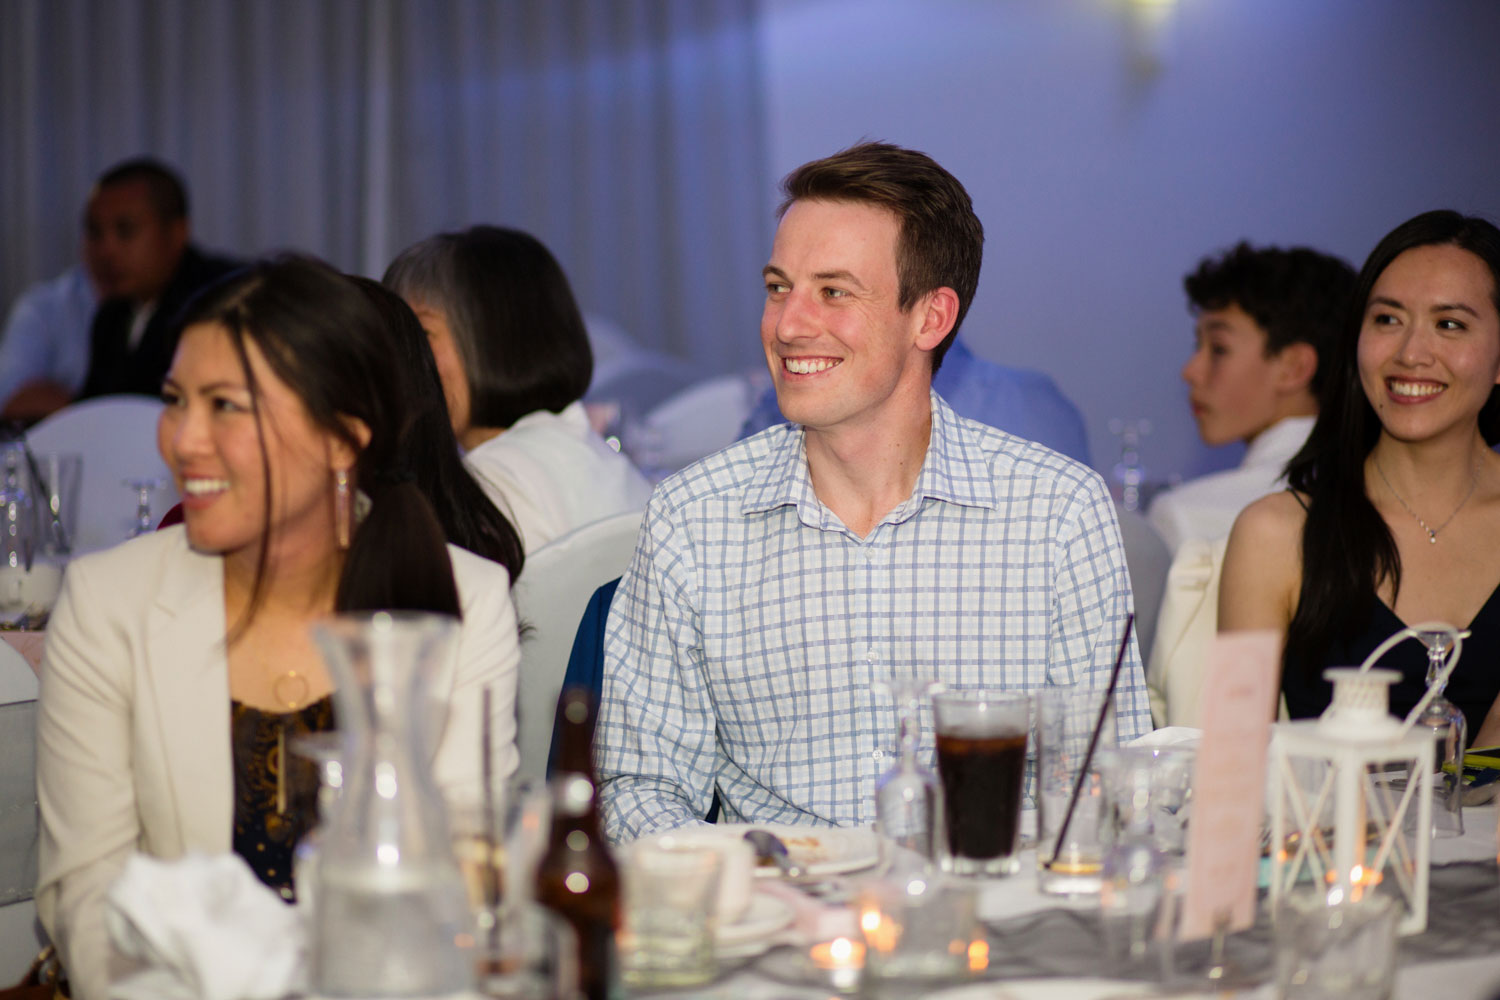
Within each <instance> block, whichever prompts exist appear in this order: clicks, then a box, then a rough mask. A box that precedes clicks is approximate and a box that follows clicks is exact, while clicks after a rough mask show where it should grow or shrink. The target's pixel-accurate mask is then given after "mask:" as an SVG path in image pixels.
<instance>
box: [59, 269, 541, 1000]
mask: <svg viewBox="0 0 1500 1000" xmlns="http://www.w3.org/2000/svg"><path fill="white" fill-rule="evenodd" d="M379 294H381V295H383V294H386V293H379ZM373 297H374V296H373V295H372V293H371V292H370V290H369V289H368V288H361V286H359V285H356V284H355V283H353V282H352V281H350V280H349V279H346V278H344V277H343V276H341V275H338V274H337V273H336V272H334V271H332V270H331V269H329V268H327V267H326V266H324V265H321V264H317V263H316V262H312V261H308V260H302V259H282V260H277V261H271V262H267V263H264V264H261V265H257V266H256V267H255V268H253V269H252V270H250V271H248V272H244V273H242V274H240V275H237V276H233V277H231V278H229V279H226V281H225V282H224V283H221V284H220V285H218V286H215V287H214V288H213V289H211V290H210V291H209V292H207V293H205V297H204V299H201V300H198V301H197V302H196V303H195V304H194V306H192V307H190V308H189V312H188V319H187V321H186V322H185V323H184V332H183V337H182V341H181V343H180V345H179V348H178V353H177V356H176V359H175V360H174V363H173V369H172V372H171V373H169V375H168V378H167V386H168V388H167V390H166V391H165V392H164V398H165V400H166V402H167V407H166V409H165V410H164V413H163V417H162V422H161V428H160V430H159V435H158V436H159V444H160V446H161V449H162V452H163V457H164V458H165V459H166V461H167V464H168V466H169V468H171V469H172V471H173V474H174V477H175V478H176V479H177V481H178V486H179V489H180V491H181V492H182V494H183V496H184V516H185V521H186V523H185V525H184V526H181V527H174V528H169V529H166V530H163V531H159V532H156V533H155V534H153V535H148V536H144V537H141V538H137V539H134V540H132V541H130V542H127V543H125V544H124V545H121V546H118V547H116V548H114V549H111V550H109V551H106V552H101V553H97V554H94V555H90V556H85V557H83V558H80V559H78V560H77V561H75V562H74V563H73V564H72V565H71V566H70V567H69V569H68V573H67V577H66V580H65V582H64V586H63V593H62V596H61V598H60V600H59V602H58V605H57V608H56V610H55V612H54V615H53V619H52V623H51V625H50V627H49V629H48V638H47V647H46V652H45V655H44V658H43V664H42V683H41V699H40V711H39V716H38V723H37V746H38V750H37V784H38V797H39V800H40V803H41V820H42V830H41V851H40V854H41V857H40V879H39V883H38V887H37V908H38V912H39V914H40V916H41V919H42V922H43V925H44V926H45V927H46V929H47V931H48V933H49V934H51V936H52V939H53V941H54V942H55V943H56V944H57V945H58V947H59V949H60V951H61V953H62V956H63V961H64V966H65V968H66V969H67V972H68V974H69V977H70V980H71V983H72V987H73V996H74V997H78V998H81V1000H103V998H105V997H106V996H107V995H108V986H109V981H110V975H111V969H110V964H111V948H110V943H109V938H108V934H107V929H106V927H105V924H104V905H103V899H104V896H105V894H106V893H107V891H108V889H109V887H110V885H111V883H112V882H113V881H114V879H115V878H116V876H117V875H118V874H119V872H120V870H121V869H122V868H123V866H124V864H125V861H126V859H127V858H128V856H129V855H130V854H131V852H133V851H143V852H145V853H148V854H151V855H154V856H157V857H163V858H172V857H176V856H179V855H181V854H184V853H186V852H191V851H200V852H210V853H224V852H227V851H229V850H231V849H232V845H233V830H232V828H233V825H234V823H235V788H236V781H237V768H240V767H243V766H244V764H243V762H240V761H237V760H236V755H235V751H234V749H233V747H232V745H231V701H232V700H233V701H236V702H240V703H242V704H248V703H254V702H256V701H257V700H259V701H266V700H267V699H266V698H264V697H261V698H257V695H258V694H259V693H260V692H263V691H265V690H270V688H269V687H268V686H267V684H272V685H274V683H278V682H279V680H276V679H284V678H285V677H286V676H287V675H288V672H289V671H288V666H289V665H290V666H291V667H293V668H295V671H296V674H297V678H298V683H299V684H303V685H306V688H307V690H306V695H307V698H308V700H310V701H314V700H317V699H319V698H320V697H322V696H323V695H325V694H326V693H327V691H328V690H329V688H330V687H331V682H329V680H328V678H327V676H326V673H324V672H323V671H322V668H321V664H319V663H316V662H311V661H312V660H315V659H316V657H315V655H314V654H313V653H312V651H311V648H310V646H308V645H307V644H306V640H305V632H306V625H307V624H308V623H310V622H312V621H315V620H316V619H317V618H319V617H322V616H323V615H324V614H326V613H328V612H329V611H338V610H357V609H373V608H377V607H390V608H413V609H420V610H432V611H448V612H449V613H454V614H457V615H460V616H461V618H462V625H461V627H460V630H459V633H458V637H457V640H456V642H455V644H454V645H455V648H454V649H453V650H452V651H451V654H450V656H449V659H448V660H447V661H446V663H445V664H444V666H443V668H442V670H441V671H440V672H439V675H438V676H437V678H436V680H435V682H434V685H433V694H434V696H435V698H438V699H441V700H442V701H443V702H444V703H445V705H446V713H445V715H446V718H445V721H444V723H443V725H442V726H441V728H440V730H439V735H438V740H437V752H436V760H435V770H436V773H437V777H438V783H439V785H440V787H442V788H443V790H444V792H445V793H446V794H447V795H448V796H449V798H450V801H452V800H454V799H457V800H477V798H478V796H479V794H480V771H481V762H480V760H479V752H478V751H479V747H480V728H481V725H482V720H481V718H480V711H481V709H480V705H481V696H480V692H481V690H482V689H483V688H484V687H486V686H488V687H489V688H490V689H491V691H492V712H493V719H492V722H493V737H494V742H493V745H494V751H493V752H494V760H493V763H494V768H495V773H496V774H497V775H499V776H502V777H503V776H506V775H508V774H510V773H511V772H513V771H514V770H515V768H516V764H517V757H516V751H515V745H514V740H515V708H514V698H515V688H516V674H517V667H518V664H519V649H518V643H517V626H516V618H515V611H514V608H513V606H512V604H511V600H510V592H509V591H510V579H511V574H510V573H509V572H508V570H507V567H506V566H504V565H501V564H500V563H498V562H492V561H490V560H488V559H484V558H480V557H479V556H477V555H474V554H472V553H471V552H468V551H465V550H464V549H460V548H457V547H455V546H453V545H447V546H444V544H443V537H444V526H445V525H449V526H451V525H452V524H454V523H459V522H461V521H462V518H458V519H457V521H456V520H455V518H454V517H453V516H450V515H451V514H452V512H451V511H444V510H441V509H439V510H437V511H434V510H433V507H439V508H441V507H442V506H443V505H444V504H445V503H448V502H451V500H452V496H451V495H448V494H444V492H443V491H441V490H439V491H436V492H437V494H438V495H437V496H436V498H435V499H436V503H431V502H429V499H428V494H429V492H430V491H431V484H432V482H433V481H434V476H433V475H432V474H430V470H426V469H424V468H423V462H424V460H425V459H424V457H423V456H424V455H427V456H428V457H430V453H432V452H433V451H434V442H433V441H431V440H426V441H423V440H422V439H421V438H422V436H423V435H422V434H421V433H420V428H421V427H423V426H426V427H429V428H430V427H432V426H433V422H432V421H424V420H422V419H413V418H412V414H411V412H410V408H415V407H417V406H420V405H421V402H422V399H423V398H424V396H425V397H426V398H437V399H439V400H440V399H441V397H440V396H439V395H437V393H438V389H437V382H436V374H435V371H434V370H433V369H432V362H431V360H430V356H429V358H428V360H427V363H426V365H425V367H421V366H418V367H414V368H412V367H407V366H403V363H402V362H403V357H402V356H403V354H405V353H407V352H406V347H407V346H409V344H408V345H405V346H398V344H397V342H396V341H398V340H399V338H402V337H406V338H408V340H409V336H410V335H411V331H412V330H415V331H416V334H415V335H416V336H418V337H420V329H419V328H417V327H416V326H415V319H414V318H411V319H410V324H411V325H410V328H409V329H407V330H405V331H404V332H393V331H392V330H391V328H390V323H389V322H388V317H382V315H381V312H382V311H383V309H384V308H385V307H386V306H388V305H389V303H388V302H378V301H377V302H375V303H374V305H375V307H374V308H372V298H373ZM308 302H316V303H317V309H316V310H315V313H316V314H315V315H313V316H312V317H311V318H309V315H308V311H307V309H306V308H305V307H306V304H307V303H308ZM408 316H409V314H408ZM234 324H239V334H238V335H239V337H240V339H239V341H238V343H239V344H240V351H239V352H238V353H237V354H235V353H231V354H225V353H224V352H225V349H226V347H228V346H232V345H233V344H234V342H235V341H234V337H235V334H234V333H233V332H231V328H232V326H233V325H234ZM262 344H264V345H265V346H264V347H263V346H261V345H262ZM278 350H285V351H286V354H285V356H283V357H281V358H280V365H279V366H278V365H277V364H275V363H272V362H271V361H270V359H271V358H272V357H273V356H274V355H275V354H276V352H277V351H278ZM236 357H237V358H238V362H234V361H233V359H234V358H236ZM309 357H311V358H314V359H315V360H312V361H304V360H303V359H305V358H309ZM226 359H229V360H226ZM319 364H322V365H324V366H325V369H326V368H327V367H332V368H335V369H338V371H335V372H332V373H330V372H328V371H326V370H319V368H318V365H319ZM215 365H217V367H215ZM411 371H415V372H416V373H417V374H416V375H415V376H414V375H412V374H410V372H411ZM237 372H243V373H244V378H243V380H242V381H239V382H237V381H236V373H237ZM403 372H405V373H403ZM345 374H347V377H343V376H344V375H345ZM422 376H430V384H428V385H426V386H425V388H417V389H414V388H413V386H412V384H411V383H412V380H413V379H415V378H418V377H422ZM319 378H321V379H323V380H325V381H331V382H333V383H336V384H334V385H331V386H328V385H322V384H318V383H317V380H318V379H319ZM340 378H342V382H340ZM226 387H227V388H226ZM428 390H430V391H428ZM298 401H300V402H298ZM439 406H440V404H439ZM319 412H323V413H325V414H326V413H329V412H331V413H333V414H334V416H333V417H331V418H329V417H325V418H324V420H325V421H326V422H327V423H332V422H335V421H337V422H338V426H339V427H345V428H353V430H352V431H350V433H349V434H348V438H347V439H344V438H341V437H339V436H338V433H339V432H338V431H337V430H336V429H332V428H328V427H326V426H325V424H322V423H320V421H319V418H318V416H317V414H318V413H319ZM438 426H439V427H440V428H441V430H442V433H443V434H444V435H445V436H446V437H445V440H444V441H441V442H437V443H436V445H437V446H436V448H435V451H436V452H437V453H438V454H447V455H449V456H451V459H452V461H453V462H454V463H456V462H457V453H456V449H455V448H454V446H453V441H452V437H451V431H449V430H447V427H446V422H443V423H441V424H439V425H438ZM413 428H417V429H418V431H419V433H417V434H416V435H415V437H414V436H413V434H412V433H411V432H412V430H413ZM429 436H430V435H429ZM257 442H258V444H257ZM264 472H268V473H269V475H268V476H266V475H263V473H264ZM437 478H438V479H441V477H440V476H439V477H437ZM351 487H352V488H351ZM356 490H357V491H358V492H357V494H356V493H355V491H356ZM456 492H457V493H460V494H463V495H464V496H465V497H466V498H467V499H469V500H472V499H473V497H474V496H475V495H476V494H477V495H478V496H480V497H481V498H482V494H481V493H479V490H478V487H477V485H475V484H473V483H472V482H469V483H468V492H467V493H465V491H464V490H462V489H460V490H458V491H456ZM356 495H357V496H359V497H360V498H361V499H360V503H359V505H358V506H359V507H360V508H365V507H367V508H368V512H367V513H364V512H362V511H359V510H356V507H355V504H354V502H353V500H354V497H355V496H356ZM257 498H259V499H257ZM479 502H480V503H481V504H482V503H483V501H482V499H481V500H480V501H479ZM501 524H502V531H501V534H504V533H505V532H509V540H510V542H511V551H512V552H519V545H518V542H517V540H516V538H515V535H514V532H513V531H510V529H509V528H508V526H504V525H503V522H501ZM448 534H450V535H451V534H453V532H452V531H451V530H449V532H448ZM289 540H290V541H293V542H295V545H292V546H290V547H289V546H288V545H287V542H288V541H289ZM476 547H483V546H476ZM497 554H499V555H502V556H503V555H504V554H505V553H504V552H503V551H500V552H497ZM516 564H517V565H519V559H517V560H516ZM252 569H253V573H252V572H251V570H252ZM293 570H297V572H296V573H294V572H293ZM299 574H300V575H299ZM308 581H312V582H311V585H307V584H308ZM294 584H295V585H297V586H293V585H294ZM288 587H292V589H291V591H290V593H291V595H292V597H294V598H299V599H300V598H302V597H304V595H310V596H308V597H307V600H306V603H304V604H303V605H301V606H300V608H299V607H298V605H297V601H296V600H291V601H289V600H286V599H285V598H286V597H287V588H288ZM236 595H237V596H236ZM247 595H248V596H247ZM445 595H446V596H445ZM289 607H290V608H291V612H290V613H289V612H288V608H289ZM268 625H275V626H276V629H275V630H274V631H273V633H271V634H268V633H267V626H268ZM247 650H248V651H249V652H251V653H255V654H257V655H253V656H247ZM283 653H284V654H285V655H284V656H283V655H281V654H283ZM257 683H259V684H260V687H257ZM273 710H274V709H273Z"/></svg>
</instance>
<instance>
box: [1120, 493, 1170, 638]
mask: <svg viewBox="0 0 1500 1000" xmlns="http://www.w3.org/2000/svg"><path fill="white" fill-rule="evenodd" d="M1115 514H1116V516H1118V517H1119V519H1120V541H1121V543H1122V544H1124V546H1125V565H1126V566H1127V567H1128V568H1129V570H1130V592H1131V594H1133V595H1134V596H1135V641H1136V646H1137V647H1138V648H1139V649H1140V651H1141V656H1142V657H1145V655H1146V654H1147V653H1148V652H1150V651H1151V644H1152V642H1154V641H1155V638H1156V617H1157V613H1158V612H1159V611H1160V610H1161V595H1162V591H1163V590H1165V589H1166V585H1167V567H1169V566H1171V565H1172V553H1171V552H1170V551H1169V550H1168V549H1167V543H1166V542H1164V541H1162V540H1161V536H1160V535H1158V534H1157V533H1156V529H1155V528H1153V527H1151V522H1150V521H1148V520H1146V517H1145V515H1144V514H1142V513H1141V512H1140V511H1138V510H1126V509H1125V508H1124V507H1121V506H1120V505H1119V504H1118V503H1116V504H1115Z"/></svg>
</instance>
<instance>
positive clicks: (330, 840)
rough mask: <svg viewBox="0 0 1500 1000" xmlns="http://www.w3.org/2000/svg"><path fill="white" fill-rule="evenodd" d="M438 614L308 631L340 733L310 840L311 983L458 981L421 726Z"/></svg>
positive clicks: (351, 988) (404, 988) (348, 619)
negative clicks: (320, 817)
mask: <svg viewBox="0 0 1500 1000" xmlns="http://www.w3.org/2000/svg"><path fill="white" fill-rule="evenodd" d="M455 631H456V629H455V624H454V622H453V621H452V620H451V619H448V618H443V617H439V616H436V615H425V614H412V613H397V612H384V611H379V612H375V613H373V614H351V615H341V616H339V617H337V618H335V619H333V620H331V621H329V622H327V623H325V624H322V625H318V626H315V627H314V629H313V635H314V638H315V639H316V641H317V643H318V646H319V648H320V649H321V650H322V653H323V657H324V659H326V660H327V662H328V666H329V670H330V672H331V673H332V674H333V679H334V684H335V689H334V699H335V707H336V710H337V718H338V725H339V729H340V731H341V732H342V733H343V734H344V738H345V741H346V746H345V763H344V768H343V781H344V785H343V792H342V795H341V796H340V798H339V800H338V803H337V806H336V808H335V809H334V810H333V815H332V816H330V817H329V819H328V825H327V829H326V830H325V831H324V832H323V836H322V840H321V843H320V845H319V848H320V850H319V859H318V864H317V872H316V875H315V878H314V886H315V890H314V892H315V895H314V905H313V923H312V934H311V939H312V940H311V945H312V954H311V960H312V967H311V968H312V973H311V980H312V982H311V985H312V992H313V993H314V994H317V995H319V996H324V997H417V996H440V995H444V994H450V993H457V992H461V991H464V990H468V989H471V988H472V986H473V982H474V975H473V964H472V954H470V953H469V951H468V950H467V949H465V948H462V947H460V942H461V940H462V939H463V938H464V936H465V934H466V932H467V930H468V924H469V909H468V897H467V895H466V894H465V891H464V884H463V879H462V877H461V875H460V874H459V869H458V864H457V862H456V861H455V859H454V856H453V844H452V839H451V838H450V836H449V832H448V821H447V816H446V813H445V809H444V805H443V799H442V796H441V794H440V793H439V791H438V788H437V784H436V782H435V781H434V779H433V775H432V767H431V764H430V759H429V756H428V754H427V753H426V752H425V748H426V747H428V746H429V745H430V743H429V741H428V739H427V736H426V734H425V733H424V732H423V729H424V726H425V724H426V722H427V706H428V693H427V689H428V685H429V682H430V679H431V677H432V675H433V672H434V671H435V670H436V669H437V667H438V666H439V665H440V664H441V663H442V662H443V659H444V657H445V656H446V655H447V653H448V648H449V644H450V642H451V640H452V637H453V635H454V633H455Z"/></svg>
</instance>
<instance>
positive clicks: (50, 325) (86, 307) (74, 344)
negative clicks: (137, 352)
mask: <svg viewBox="0 0 1500 1000" xmlns="http://www.w3.org/2000/svg"><path fill="white" fill-rule="evenodd" d="M97 307H98V303H97V302H96V300H95V299H94V290H93V288H91V287H90V286H89V280H88V276H87V275H86V274H85V273H84V270H83V265H81V264H78V265H75V266H73V267H71V268H69V269H68V270H66V271H64V272H63V273H62V274H60V275H58V276H57V277H55V278H53V279H51V280H50V281H45V282H42V283H41V284H38V285H33V286H32V287H31V288H28V289H27V290H26V291H24V292H22V293H21V297H20V298H18V299H16V301H15V305H13V306H12V307H11V310H10V316H9V317H8V318H7V319H6V321H5V332H4V334H3V335H0V405H4V404H5V403H6V402H7V401H8V400H9V399H10V397H11V396H13V395H15V392H16V390H17V389H19V388H21V386H23V385H25V384H26V383H28V382H32V381H34V380H36V379H42V378H45V379H51V380H52V381H53V382H57V383H59V384H60V385H63V386H65V387H67V388H68V389H71V390H73V391H74V392H77V391H78V390H79V389H81V388H82V387H83V380H84V377H85V376H86V375H88V371H89V331H90V328H91V327H92V325H93V322H94V310H95V309H96V308H97Z"/></svg>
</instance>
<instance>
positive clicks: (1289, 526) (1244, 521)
mask: <svg viewBox="0 0 1500 1000" xmlns="http://www.w3.org/2000/svg"><path fill="white" fill-rule="evenodd" d="M1303 502H1304V501H1303V498H1301V497H1300V496H1299V495H1298V494H1295V493H1293V492H1292V491H1291V490H1281V491H1279V492H1277V493H1268V494H1266V495H1265V496H1263V497H1261V498H1260V499H1259V500H1256V501H1254V502H1253V503H1251V504H1250V505H1249V506H1248V507H1246V508H1245V509H1244V510H1242V511H1240V515H1239V517H1237V518H1235V522H1234V531H1233V533H1232V535H1231V537H1234V536H1239V537H1241V538H1245V539H1248V540H1253V541H1256V542H1273V541H1284V540H1286V539H1287V538H1298V537H1300V536H1301V534H1302V525H1303V523H1304V522H1306V520H1307V508H1305V507H1304V506H1302V504H1303Z"/></svg>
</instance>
